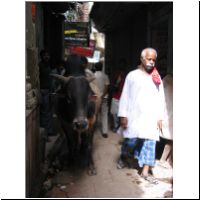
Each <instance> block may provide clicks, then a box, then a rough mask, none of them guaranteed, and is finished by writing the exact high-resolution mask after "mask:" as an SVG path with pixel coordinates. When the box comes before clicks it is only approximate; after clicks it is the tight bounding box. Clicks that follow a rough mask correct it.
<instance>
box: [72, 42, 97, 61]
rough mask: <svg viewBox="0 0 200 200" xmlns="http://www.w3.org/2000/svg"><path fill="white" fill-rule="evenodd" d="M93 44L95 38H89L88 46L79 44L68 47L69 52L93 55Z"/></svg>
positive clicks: (87, 55)
mask: <svg viewBox="0 0 200 200" xmlns="http://www.w3.org/2000/svg"><path fill="white" fill-rule="evenodd" d="M95 44H96V41H95V40H90V42H89V47H80V46H74V47H69V52H70V53H71V54H77V55H81V56H86V57H93V54H94V49H95Z"/></svg>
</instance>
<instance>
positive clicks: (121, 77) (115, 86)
mask: <svg viewBox="0 0 200 200" xmlns="http://www.w3.org/2000/svg"><path fill="white" fill-rule="evenodd" d="M125 67H126V61H125V60H123V59H121V60H120V61H119V68H118V70H117V72H116V74H115V77H114V80H113V82H112V86H111V87H112V91H113V92H112V100H111V108H110V113H111V114H112V117H113V126H112V127H113V132H116V131H117V129H118V128H119V118H118V116H117V114H118V108H119V99H120V96H121V93H122V89H123V85H124V81H125V71H124V70H125Z"/></svg>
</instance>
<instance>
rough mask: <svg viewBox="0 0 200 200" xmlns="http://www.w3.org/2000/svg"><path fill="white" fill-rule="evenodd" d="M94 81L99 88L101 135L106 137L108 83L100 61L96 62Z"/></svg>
mask: <svg viewBox="0 0 200 200" xmlns="http://www.w3.org/2000/svg"><path fill="white" fill-rule="evenodd" d="M95 67H96V72H95V77H96V83H97V86H98V88H99V90H100V96H101V106H100V111H99V112H100V113H99V115H100V116H101V125H102V130H101V131H102V136H103V137H104V138H107V137H108V86H109V84H110V81H109V78H108V76H107V75H106V74H105V73H104V72H103V71H102V69H103V65H102V63H101V62H98V63H96V65H95Z"/></svg>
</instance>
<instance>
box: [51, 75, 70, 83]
mask: <svg viewBox="0 0 200 200" xmlns="http://www.w3.org/2000/svg"><path fill="white" fill-rule="evenodd" d="M50 76H53V77H54V78H57V79H58V80H60V81H62V82H65V83H66V82H68V81H69V79H70V78H71V76H68V77H65V76H62V75H59V74H50Z"/></svg>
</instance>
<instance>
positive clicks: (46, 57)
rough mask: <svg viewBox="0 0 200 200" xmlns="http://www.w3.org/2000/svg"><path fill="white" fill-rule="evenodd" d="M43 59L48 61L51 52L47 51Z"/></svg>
mask: <svg viewBox="0 0 200 200" xmlns="http://www.w3.org/2000/svg"><path fill="white" fill-rule="evenodd" d="M43 59H44V61H46V62H48V61H49V59H50V56H49V54H48V53H45V54H44V55H43Z"/></svg>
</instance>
